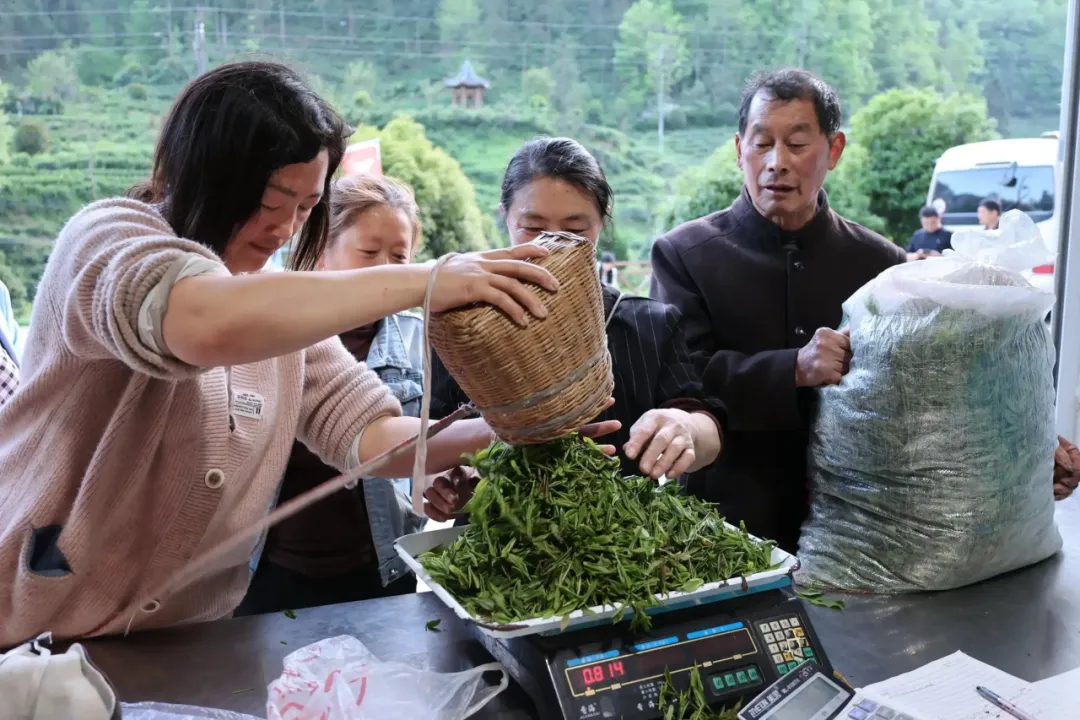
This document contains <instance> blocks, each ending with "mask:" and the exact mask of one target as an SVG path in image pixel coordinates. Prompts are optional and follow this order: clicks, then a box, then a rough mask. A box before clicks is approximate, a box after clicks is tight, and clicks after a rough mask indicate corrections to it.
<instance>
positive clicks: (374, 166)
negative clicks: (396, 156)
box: [341, 138, 383, 177]
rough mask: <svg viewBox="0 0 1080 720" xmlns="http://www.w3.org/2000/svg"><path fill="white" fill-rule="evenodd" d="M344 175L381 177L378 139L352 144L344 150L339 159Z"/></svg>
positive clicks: (380, 154) (380, 156)
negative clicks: (343, 154) (342, 155)
mask: <svg viewBox="0 0 1080 720" xmlns="http://www.w3.org/2000/svg"><path fill="white" fill-rule="evenodd" d="M341 169H342V172H343V174H344V175H346V176H349V175H374V176H375V177H382V174H383V169H382V153H381V152H380V151H379V138H375V139H373V140H365V141H364V142H359V143H353V144H352V145H350V146H349V147H347V148H345V156H344V157H343V158H342V159H341Z"/></svg>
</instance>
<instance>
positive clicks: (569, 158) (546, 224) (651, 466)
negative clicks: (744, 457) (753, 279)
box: [426, 137, 725, 520]
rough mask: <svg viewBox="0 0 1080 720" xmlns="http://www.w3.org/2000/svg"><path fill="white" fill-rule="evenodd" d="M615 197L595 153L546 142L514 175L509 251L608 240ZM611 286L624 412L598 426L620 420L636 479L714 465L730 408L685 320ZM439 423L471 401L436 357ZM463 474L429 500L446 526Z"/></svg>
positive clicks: (625, 456)
mask: <svg viewBox="0 0 1080 720" xmlns="http://www.w3.org/2000/svg"><path fill="white" fill-rule="evenodd" d="M612 202H613V200H612V191H611V186H610V185H608V182H607V179H606V178H605V177H604V171H603V170H602V169H601V167H600V164H599V163H598V162H597V161H596V158H594V157H593V156H592V155H591V154H589V152H588V150H586V149H585V148H584V147H582V146H581V145H580V144H579V143H577V142H576V141H574V140H571V139H569V138H546V137H542V138H537V139H535V140H533V141H531V142H529V143H527V144H526V145H524V146H523V147H522V148H520V149H519V150H518V151H517V152H516V153H514V157H513V158H512V159H511V160H510V164H509V166H508V167H507V169H506V174H505V175H504V177H503V182H502V195H501V201H500V208H501V210H502V212H503V213H505V216H506V225H507V229H508V230H509V232H510V243H511V245H513V246H515V247H520V246H522V245H523V244H524V243H528V242H529V241H530V240H533V239H535V238H536V237H537V236H538V235H540V234H541V233H543V232H547V231H557V230H563V231H567V232H572V233H575V234H577V235H581V236H583V237H586V238H588V239H589V240H591V241H593V242H594V243H595V242H596V241H597V240H598V239H599V237H600V233H601V231H602V230H603V228H604V224H605V222H606V221H607V220H608V218H609V217H610V213H611V207H612ZM619 295H620V293H619V291H618V290H617V289H615V288H613V287H611V286H610V285H605V286H603V296H604V313H605V317H607V316H609V315H610V314H611V313H614V317H613V318H612V319H611V323H610V324H609V325H608V327H607V339H608V348H609V349H610V351H611V365H612V372H613V374H614V376H615V392H614V395H615V404H614V405H613V406H611V407H610V408H608V409H607V410H606V411H605V412H604V413H603V414H601V415H600V417H599V418H597V420H608V421H610V420H618V421H619V422H620V423H621V429H620V430H619V431H618V432H616V433H614V434H613V435H612V436H610V437H611V438H612V441H613V442H614V443H615V446H616V448H617V450H618V455H619V459H620V461H621V462H622V471H623V473H624V474H627V475H637V474H642V473H644V474H646V475H649V476H651V477H653V478H659V477H660V476H661V475H666V476H667V477H668V478H670V479H674V478H676V477H678V476H680V475H682V474H683V473H684V472H687V471H690V470H698V469H700V468H703V467H705V466H707V465H709V464H710V463H712V462H713V461H714V460H715V459H716V457H717V455H718V454H719V452H720V446H721V439H722V434H721V428H720V424H721V423H722V422H723V421H724V418H725V411H724V408H723V405H722V404H720V403H719V402H717V401H715V400H711V399H709V398H706V397H705V394H704V392H703V391H702V387H701V381H700V380H699V378H698V376H697V373H696V371H695V369H694V367H693V364H692V362H691V359H690V355H689V353H688V351H687V349H686V345H685V342H684V341H683V338H682V333H681V332H680V329H679V328H680V321H679V317H678V314H677V313H675V312H674V311H673V310H672V308H670V307H669V306H667V305H664V304H663V303H660V302H657V301H656V300H650V299H648V298H641V297H633V296H623V298H622V300H621V301H620V302H619V303H618V305H617V306H616V299H618V298H619ZM432 360H433V362H432V404H431V408H432V417H440V416H443V415H447V414H449V413H450V412H452V411H453V410H455V409H456V408H457V407H458V406H459V405H461V404H464V403H466V402H468V401H469V400H468V397H467V396H466V395H465V393H464V392H463V391H462V390H461V388H460V387H458V384H457V383H456V382H455V381H454V379H453V378H452V377H451V376H450V374H449V372H447V370H446V367H445V366H444V365H443V364H442V362H441V361H440V360H438V359H437V356H435V355H433V356H432ZM466 476H467V473H464V472H458V473H455V474H453V475H451V476H449V477H442V478H439V479H437V480H436V481H435V483H434V485H433V487H432V489H430V490H429V491H428V492H427V495H426V497H427V498H428V500H429V506H428V507H427V509H426V511H427V513H428V515H429V516H430V517H432V518H434V519H436V520H445V519H447V518H448V517H449V515H450V513H453V512H456V510H457V509H459V508H460V506H461V504H463V503H464V501H465V499H467V496H468V495H469V494H471V491H470V490H469V488H468V483H467V482H466V480H465V478H466Z"/></svg>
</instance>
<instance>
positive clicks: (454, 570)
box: [420, 436, 772, 628]
mask: <svg viewBox="0 0 1080 720" xmlns="http://www.w3.org/2000/svg"><path fill="white" fill-rule="evenodd" d="M472 464H473V467H475V468H476V469H477V471H478V472H479V474H480V476H481V477H482V478H483V479H482V480H481V481H480V483H479V484H478V485H477V488H476V492H475V494H474V495H473V497H472V499H471V500H470V501H469V503H468V504H467V505H466V506H465V512H466V513H468V515H469V520H470V524H469V526H468V528H466V530H465V531H464V532H463V533H462V534H461V535H460V536H459V537H458V539H457V540H456V541H455V542H454V543H453V544H452V545H450V546H449V547H445V548H438V549H436V550H434V551H432V552H429V553H424V554H423V555H421V556H420V561H421V563H422V564H423V566H424V569H425V570H426V571H427V572H428V574H429V575H431V578H432V579H433V580H434V581H435V582H437V583H439V584H440V585H442V586H443V587H444V588H446V590H447V591H449V592H450V593H451V594H452V595H453V596H454V597H455V598H456V599H457V600H458V602H460V603H461V605H462V606H463V607H464V608H465V609H466V610H468V611H469V612H470V613H471V614H472V615H474V616H476V617H479V618H483V619H485V620H487V621H489V622H498V623H512V622H516V621H520V620H525V619H529V618H539V617H557V616H563V622H564V625H565V622H566V616H567V615H569V614H570V613H572V612H574V611H575V610H582V609H586V608H590V607H595V606H602V605H616V604H622V607H621V608H620V611H619V613H618V614H617V615H616V616H615V622H618V621H620V620H621V619H622V618H623V617H624V616H625V614H626V613H628V612H632V613H633V623H634V625H635V627H638V628H647V627H649V625H650V620H649V617H648V615H646V614H645V610H646V609H647V608H649V607H653V606H656V605H658V604H659V603H658V601H657V600H656V598H655V595H656V594H664V593H669V592H674V591H692V590H695V589H697V588H699V587H701V586H702V585H703V584H705V583H710V582H717V581H720V580H727V579H730V578H734V577H739V576H745V575H750V574H753V573H757V572H762V571H765V570H768V569H770V568H771V567H772V563H771V556H772V543H769V542H756V541H753V540H751V539H750V537H749V536H748V535H747V534H746V531H745V530H734V529H732V528H729V527H727V526H725V525H724V522H723V518H721V517H720V515H719V514H718V513H717V512H716V510H715V509H714V508H713V506H711V505H709V504H706V503H703V502H701V501H700V500H697V499H696V498H692V497H688V496H684V495H680V494H679V488H678V484H677V483H668V484H667V485H664V486H663V487H660V488H657V485H656V483H655V481H653V480H651V479H649V478H642V477H631V478H622V477H620V474H619V461H618V460H617V459H615V458H609V457H607V456H606V455H604V454H603V453H602V452H601V451H600V449H599V448H598V447H597V446H596V445H595V444H594V443H593V442H592V441H591V440H589V439H587V438H579V437H577V436H573V437H570V438H566V439H564V440H557V441H554V442H550V443H545V444H543V445H529V446H511V445H507V444H505V443H502V442H496V443H494V444H493V445H492V446H491V447H489V448H487V449H486V450H483V451H481V452H480V453H478V454H477V455H476V456H475V457H473V458H472Z"/></svg>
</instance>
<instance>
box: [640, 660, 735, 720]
mask: <svg viewBox="0 0 1080 720" xmlns="http://www.w3.org/2000/svg"><path fill="white" fill-rule="evenodd" d="M706 697H707V696H706V695H705V686H704V685H703V684H702V682H701V670H700V669H698V666H697V663H695V664H694V667H693V669H692V670H691V671H690V689H689V690H683V691H682V692H679V691H678V690H676V689H675V683H674V681H672V679H671V673H670V672H669V671H668V670H667V669H666V668H665V669H664V684H663V685H661V686H660V697H659V698H658V699H659V701H660V702H659V706H660V707H659V709H660V711H661V712H662V713H663V718H664V720H738V716H739V708H740V707H741V706H742V703H739V704H738V705H736V706H735V707H733V708H731V709H730V710H729V709H727V708H725V709H723V710H721V711H720V712H716V711H715V710H713V709H712V708H711V707H709V701H708V700H707V699H706Z"/></svg>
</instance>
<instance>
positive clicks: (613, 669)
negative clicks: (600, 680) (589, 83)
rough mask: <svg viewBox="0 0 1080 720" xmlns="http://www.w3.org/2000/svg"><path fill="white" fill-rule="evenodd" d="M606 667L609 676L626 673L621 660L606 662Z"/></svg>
mask: <svg viewBox="0 0 1080 720" xmlns="http://www.w3.org/2000/svg"><path fill="white" fill-rule="evenodd" d="M607 669H608V675H610V676H611V677H616V676H622V675H625V674H626V671H625V670H623V666H622V660H616V661H615V662H612V663H608V666H607Z"/></svg>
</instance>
